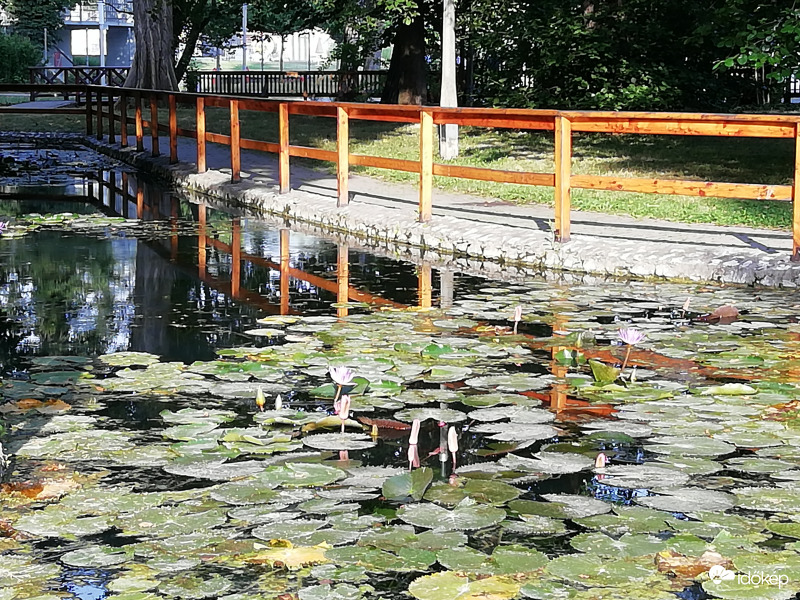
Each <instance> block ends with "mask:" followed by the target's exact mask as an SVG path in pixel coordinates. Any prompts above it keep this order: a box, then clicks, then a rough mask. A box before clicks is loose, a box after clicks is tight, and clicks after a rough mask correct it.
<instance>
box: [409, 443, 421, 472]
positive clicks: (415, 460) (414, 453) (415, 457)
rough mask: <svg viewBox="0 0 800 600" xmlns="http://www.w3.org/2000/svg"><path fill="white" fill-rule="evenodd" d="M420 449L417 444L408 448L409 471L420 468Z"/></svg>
mask: <svg viewBox="0 0 800 600" xmlns="http://www.w3.org/2000/svg"><path fill="white" fill-rule="evenodd" d="M419 466H420V462H419V447H418V446H417V445H416V444H410V445H409V446H408V469H409V471H410V470H411V469H413V468H414V467H419Z"/></svg>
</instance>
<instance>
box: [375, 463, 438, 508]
mask: <svg viewBox="0 0 800 600" xmlns="http://www.w3.org/2000/svg"><path fill="white" fill-rule="evenodd" d="M431 481H433V471H432V470H431V469H430V468H428V467H423V468H421V469H415V470H413V471H410V472H408V473H403V474H402V475H393V476H392V477H389V478H388V479H386V480H385V481H384V482H383V495H384V496H385V497H386V498H387V499H388V500H395V501H401V500H405V499H406V498H409V497H411V498H413V499H414V500H417V501H419V500H421V499H422V496H423V494H424V493H425V490H427V489H428V486H429V485H430V484H431Z"/></svg>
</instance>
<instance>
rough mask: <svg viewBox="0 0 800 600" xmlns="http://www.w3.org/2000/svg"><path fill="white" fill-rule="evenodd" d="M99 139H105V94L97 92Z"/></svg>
mask: <svg viewBox="0 0 800 600" xmlns="http://www.w3.org/2000/svg"><path fill="white" fill-rule="evenodd" d="M96 96H97V114H96V115H95V116H96V117H97V139H98V140H102V139H103V92H102V91H101V90H97V94H96Z"/></svg>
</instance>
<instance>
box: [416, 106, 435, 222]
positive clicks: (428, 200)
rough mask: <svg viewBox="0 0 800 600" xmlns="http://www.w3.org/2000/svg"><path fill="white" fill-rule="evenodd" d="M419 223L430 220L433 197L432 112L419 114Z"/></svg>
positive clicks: (425, 111)
mask: <svg viewBox="0 0 800 600" xmlns="http://www.w3.org/2000/svg"><path fill="white" fill-rule="evenodd" d="M419 120H420V122H419V222H420V223H427V222H428V221H430V220H431V212H432V206H431V204H432V195H433V112H431V111H430V110H425V109H423V110H421V111H420V113H419Z"/></svg>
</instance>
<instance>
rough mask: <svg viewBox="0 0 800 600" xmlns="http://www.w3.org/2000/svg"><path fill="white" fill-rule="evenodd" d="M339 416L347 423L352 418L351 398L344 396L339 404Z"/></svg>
mask: <svg viewBox="0 0 800 600" xmlns="http://www.w3.org/2000/svg"><path fill="white" fill-rule="evenodd" d="M338 415H339V418H340V419H341V420H342V421H346V420H347V418H348V417H349V416H350V396H342V399H341V401H340V402H339V410H338Z"/></svg>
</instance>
